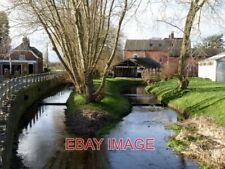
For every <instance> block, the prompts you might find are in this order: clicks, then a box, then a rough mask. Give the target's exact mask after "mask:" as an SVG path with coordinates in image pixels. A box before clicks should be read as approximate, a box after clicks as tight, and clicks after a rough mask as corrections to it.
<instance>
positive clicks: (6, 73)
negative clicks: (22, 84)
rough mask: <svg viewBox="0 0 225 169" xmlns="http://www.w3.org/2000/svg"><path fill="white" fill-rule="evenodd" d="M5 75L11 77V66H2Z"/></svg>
mask: <svg viewBox="0 0 225 169" xmlns="http://www.w3.org/2000/svg"><path fill="white" fill-rule="evenodd" d="M2 68H3V69H2V70H3V75H9V74H10V66H9V65H3V66H2Z"/></svg>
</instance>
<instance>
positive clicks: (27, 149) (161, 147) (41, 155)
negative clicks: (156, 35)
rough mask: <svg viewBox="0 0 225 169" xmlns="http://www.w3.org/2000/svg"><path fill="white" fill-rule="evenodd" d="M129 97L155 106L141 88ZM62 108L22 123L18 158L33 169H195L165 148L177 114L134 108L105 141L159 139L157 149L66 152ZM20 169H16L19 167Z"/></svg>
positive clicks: (33, 114)
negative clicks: (111, 139)
mask: <svg viewBox="0 0 225 169" xmlns="http://www.w3.org/2000/svg"><path fill="white" fill-rule="evenodd" d="M70 92H71V91H70V90H64V91H63V92H61V93H59V94H57V95H55V96H53V97H50V98H48V99H45V100H44V102H46V103H64V102H65V101H66V99H67V98H68V96H69V94H70ZM126 93H127V96H128V97H130V98H131V99H132V100H131V101H134V102H140V103H155V102H156V101H155V99H154V97H152V96H150V97H149V96H148V95H146V94H145V91H144V89H143V88H132V89H131V90H129V91H127V92H126ZM65 108H66V107H64V106H55V107H54V106H39V107H38V106H36V107H34V108H33V109H31V110H29V113H27V116H26V117H25V118H24V121H23V122H24V123H22V129H21V130H20V134H19V139H18V149H17V153H18V156H19V157H21V159H22V162H23V164H24V165H25V166H26V167H28V168H31V169H41V168H44V169H64V168H65V169H66V168H68V169H149V168H151V169H164V168H165V169H168V168H169V169H196V168H198V166H197V165H196V164H195V163H193V162H192V161H190V160H188V159H185V158H183V157H181V156H177V155H176V154H174V153H173V152H172V151H171V150H170V149H168V148H167V145H166V140H167V138H168V137H169V136H170V135H172V134H173V132H172V131H171V130H168V129H166V128H165V127H164V126H165V124H167V123H171V122H172V123H173V122H176V121H177V114H176V112H174V111H172V110H171V109H168V108H163V107H156V106H135V107H133V110H132V112H131V113H130V114H129V115H128V116H126V117H124V118H123V121H122V122H120V123H119V124H118V125H117V126H116V127H115V128H114V129H112V130H111V131H110V132H109V134H108V135H106V136H105V140H107V138H117V139H119V138H124V139H126V138H128V137H129V138H131V139H132V140H135V139H136V138H138V137H141V138H147V137H151V138H152V137H153V138H155V144H156V150H155V151H154V152H152V151H131V150H127V151H107V149H106V146H107V145H106V143H107V142H105V145H104V147H102V148H101V151H79V152H65V151H64V143H63V141H64V139H65V137H75V136H71V135H70V136H69V135H68V133H67V132H66V127H65V123H64V121H65V114H64V112H65ZM15 168H16V167H15ZM16 169H19V167H17V168H16Z"/></svg>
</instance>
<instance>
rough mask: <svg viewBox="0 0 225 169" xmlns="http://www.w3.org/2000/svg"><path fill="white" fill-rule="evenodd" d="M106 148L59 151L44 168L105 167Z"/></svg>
mask: <svg viewBox="0 0 225 169" xmlns="http://www.w3.org/2000/svg"><path fill="white" fill-rule="evenodd" d="M107 168H108V167H107V160H106V148H105V147H103V146H102V147H101V151H91V150H90V151H71V152H66V151H60V152H58V153H57V155H56V156H55V157H54V158H52V159H50V160H49V162H48V163H47V165H46V166H45V167H44V169H107Z"/></svg>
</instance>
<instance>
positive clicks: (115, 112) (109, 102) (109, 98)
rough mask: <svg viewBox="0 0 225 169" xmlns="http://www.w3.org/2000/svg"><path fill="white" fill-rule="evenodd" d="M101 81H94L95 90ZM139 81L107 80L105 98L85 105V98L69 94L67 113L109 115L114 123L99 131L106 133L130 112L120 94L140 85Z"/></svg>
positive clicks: (124, 79) (123, 97)
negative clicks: (104, 113) (105, 113)
mask: <svg viewBox="0 0 225 169" xmlns="http://www.w3.org/2000/svg"><path fill="white" fill-rule="evenodd" d="M100 83H101V80H95V81H94V86H95V88H97V87H98V86H99V85H100ZM142 83H143V81H142V80H141V79H134V78H109V79H107V82H106V87H105V97H104V99H103V100H102V101H101V102H96V103H90V104H85V98H84V96H82V95H76V94H75V93H74V92H73V93H72V94H71V96H70V97H69V99H68V101H67V105H68V106H67V107H68V112H70V113H76V111H77V109H89V110H96V111H99V112H107V113H110V114H111V115H112V116H113V117H114V118H115V119H116V121H112V123H111V124H109V125H108V126H105V127H104V128H103V129H101V131H100V133H101V134H104V133H106V132H107V131H108V130H109V129H110V128H112V127H113V126H115V124H116V122H117V121H118V120H121V118H122V117H124V116H125V115H126V114H128V113H129V112H130V111H131V108H132V106H131V105H130V103H129V101H128V99H127V98H126V97H125V96H123V95H122V94H121V92H122V91H123V90H125V89H126V88H129V87H131V86H134V85H139V84H142Z"/></svg>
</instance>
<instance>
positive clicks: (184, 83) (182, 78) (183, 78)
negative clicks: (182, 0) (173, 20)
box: [177, 2, 199, 90]
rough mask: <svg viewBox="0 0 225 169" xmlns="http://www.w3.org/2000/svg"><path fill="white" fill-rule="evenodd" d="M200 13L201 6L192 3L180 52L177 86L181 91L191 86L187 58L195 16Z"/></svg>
mask: <svg viewBox="0 0 225 169" xmlns="http://www.w3.org/2000/svg"><path fill="white" fill-rule="evenodd" d="M198 11H199V6H198V5H197V4H196V3H195V2H192V3H191V6H190V9H189V12H188V15H187V19H186V22H185V28H184V36H183V42H182V46H181V51H180V59H179V69H178V73H179V77H178V79H179V81H178V86H177V88H178V89H180V90H184V89H187V87H188V84H189V81H188V77H187V74H186V57H187V55H189V49H190V34H191V30H192V26H193V23H194V19H195V16H196V14H197V12H198Z"/></svg>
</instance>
